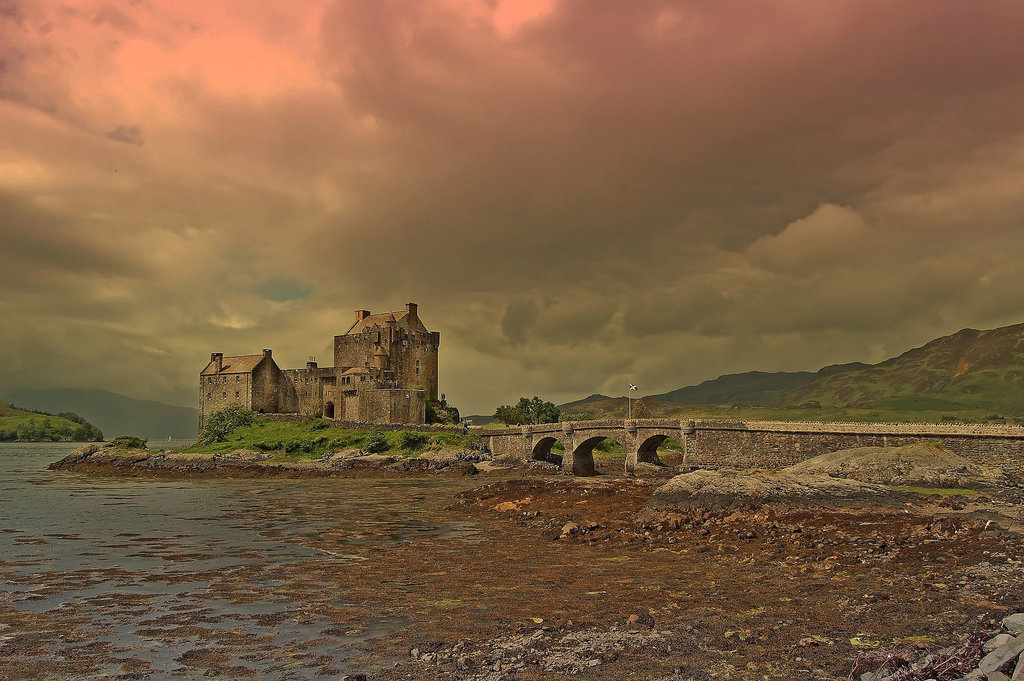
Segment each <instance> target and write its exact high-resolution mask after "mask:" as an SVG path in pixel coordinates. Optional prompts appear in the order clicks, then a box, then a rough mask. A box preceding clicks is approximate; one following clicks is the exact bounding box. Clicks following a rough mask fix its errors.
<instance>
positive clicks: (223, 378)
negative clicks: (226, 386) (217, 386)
mask: <svg viewBox="0 0 1024 681" xmlns="http://www.w3.org/2000/svg"><path fill="white" fill-rule="evenodd" d="M220 382H221V383H227V382H228V377H227V376H221V377H220Z"/></svg>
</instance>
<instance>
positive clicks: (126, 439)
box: [110, 435, 147, 449]
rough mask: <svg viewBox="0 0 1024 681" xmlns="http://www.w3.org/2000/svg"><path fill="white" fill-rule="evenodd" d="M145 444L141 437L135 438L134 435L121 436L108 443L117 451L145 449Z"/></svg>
mask: <svg viewBox="0 0 1024 681" xmlns="http://www.w3.org/2000/svg"><path fill="white" fill-rule="evenodd" d="M146 442H147V441H146V440H143V439H142V438H141V437H135V436H134V435H122V436H121V437H115V438H114V439H113V440H111V441H110V443H111V444H112V445H114V446H115V447H117V448H118V449H145V448H146Z"/></svg>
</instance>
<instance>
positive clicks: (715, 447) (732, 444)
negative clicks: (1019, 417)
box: [686, 420, 1024, 474]
mask: <svg viewBox="0 0 1024 681" xmlns="http://www.w3.org/2000/svg"><path fill="white" fill-rule="evenodd" d="M686 440H687V441H686V451H687V455H688V459H689V461H690V462H691V463H693V464H695V465H697V466H700V467H704V468H725V467H729V468H784V467H786V466H791V465H793V464H795V463H799V462H800V461H803V460H805V459H809V458H812V457H815V456H818V455H819V454H824V453H827V452H834V451H837V450H840V449H850V448H853V447H899V446H902V445H908V444H915V443H920V442H937V443H940V444H942V445H943V446H944V447H946V448H947V449H949V450H950V451H952V452H954V453H956V454H958V455H960V456H962V457H964V458H965V459H967V460H968V461H972V462H974V463H977V464H982V465H990V466H1000V467H1002V468H1003V469H1004V470H1006V471H1007V472H1012V473H1016V474H1022V473H1024V428H1021V427H1020V426H983V425H953V424H928V423H802V422H787V421H748V422H742V421H715V420H707V421H695V422H693V433H692V434H690V435H688V436H687V438H686Z"/></svg>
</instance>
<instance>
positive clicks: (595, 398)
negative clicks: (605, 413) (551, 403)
mask: <svg viewBox="0 0 1024 681" xmlns="http://www.w3.org/2000/svg"><path fill="white" fill-rule="evenodd" d="M610 399H612V398H611V397H608V396H607V395H601V394H599V393H594V394H593V395H588V396H587V397H584V398H583V399H582V400H576V401H575V402H566V403H565V404H560V405H558V408H559V409H560V410H561V411H577V410H578V411H583V410H582V409H579V408H580V407H583V406H585V405H588V404H591V403H592V402H601V401H602V400H610Z"/></svg>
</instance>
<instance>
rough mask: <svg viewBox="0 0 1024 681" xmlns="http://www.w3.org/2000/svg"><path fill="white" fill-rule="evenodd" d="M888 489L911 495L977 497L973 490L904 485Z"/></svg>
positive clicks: (892, 486)
mask: <svg viewBox="0 0 1024 681" xmlns="http://www.w3.org/2000/svg"><path fill="white" fill-rule="evenodd" d="M888 487H889V489H891V490H893V491H896V492H910V493H912V494H925V495H928V494H937V495H939V496H943V497H975V496H978V493H977V492H976V491H975V490H973V489H960V488H958V487H909V486H906V485H889V486H888Z"/></svg>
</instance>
